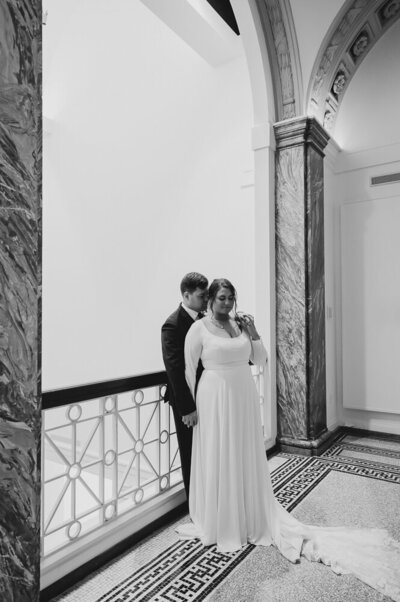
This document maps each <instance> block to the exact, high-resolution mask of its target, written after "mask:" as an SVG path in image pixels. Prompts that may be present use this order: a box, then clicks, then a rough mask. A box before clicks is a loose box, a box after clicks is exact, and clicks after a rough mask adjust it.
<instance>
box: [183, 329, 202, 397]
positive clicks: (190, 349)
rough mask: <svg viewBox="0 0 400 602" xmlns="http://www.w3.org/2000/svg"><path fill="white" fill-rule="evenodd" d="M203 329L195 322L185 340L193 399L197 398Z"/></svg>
mask: <svg viewBox="0 0 400 602" xmlns="http://www.w3.org/2000/svg"><path fill="white" fill-rule="evenodd" d="M202 328H203V326H202V324H201V323H200V322H195V323H194V324H193V325H192V326H191V327H190V329H189V332H188V333H187V335H186V339H185V375H186V381H187V384H188V385H189V389H190V392H191V394H192V395H193V399H194V397H195V389H196V373H197V367H198V365H199V360H200V356H201V352H202V349H203V340H202V336H201V329H202Z"/></svg>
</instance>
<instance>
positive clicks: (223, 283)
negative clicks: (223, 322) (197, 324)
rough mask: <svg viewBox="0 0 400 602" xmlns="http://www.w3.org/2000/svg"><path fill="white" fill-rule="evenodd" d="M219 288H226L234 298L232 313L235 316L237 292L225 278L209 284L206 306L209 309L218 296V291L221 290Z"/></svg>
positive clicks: (216, 279)
mask: <svg viewBox="0 0 400 602" xmlns="http://www.w3.org/2000/svg"><path fill="white" fill-rule="evenodd" d="M221 288H227V289H228V290H229V291H230V293H231V295H233V296H234V299H235V300H234V304H233V311H234V312H235V314H236V302H237V292H236V289H235V287H234V286H233V284H232V282H230V281H229V280H228V279H227V278H215V279H214V280H213V281H212V282H211V284H210V288H209V289H208V306H209V308H210V309H211V308H212V306H213V304H214V301H215V299H216V297H217V295H218V291H220V290H221Z"/></svg>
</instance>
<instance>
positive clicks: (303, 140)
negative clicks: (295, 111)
mask: <svg viewBox="0 0 400 602" xmlns="http://www.w3.org/2000/svg"><path fill="white" fill-rule="evenodd" d="M274 131H275V140H276V148H277V150H279V149H282V148H289V147H292V146H299V145H302V144H310V145H311V146H313V147H314V148H315V150H316V151H317V152H318V153H319V154H320V155H321V156H324V152H323V151H324V148H325V147H326V145H327V144H328V142H329V139H330V136H329V134H328V133H327V132H326V130H325V129H324V128H323V127H322V125H321V124H320V123H319V121H317V120H316V119H315V117H295V118H293V119H286V120H285V121H279V122H278V123H275V124H274Z"/></svg>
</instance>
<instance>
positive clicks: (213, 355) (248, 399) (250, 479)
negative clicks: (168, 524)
mask: <svg viewBox="0 0 400 602" xmlns="http://www.w3.org/2000/svg"><path fill="white" fill-rule="evenodd" d="M214 330H215V332H214ZM199 359H201V360H202V363H203V366H204V372H203V373H202V376H201V378H200V381H199V384H198V389H197V393H196V405H197V411H198V424H197V426H196V427H194V430H193V448H192V464H191V480H190V496H189V509H190V517H191V519H192V522H191V523H190V524H188V525H183V526H181V527H180V528H179V529H178V533H179V535H180V537H181V538H182V539H187V538H199V539H200V540H201V542H202V543H203V544H204V545H206V546H208V545H212V544H216V545H217V549H218V551H220V552H233V551H235V550H238V549H240V548H241V547H242V546H244V545H245V544H247V543H252V544H256V545H264V546H269V545H271V544H273V545H275V546H276V547H277V548H278V550H279V551H280V552H281V553H282V554H283V555H284V556H285V557H286V558H288V559H289V560H290V561H291V562H297V561H298V560H299V559H300V556H304V557H305V558H307V559H308V560H312V561H317V562H318V561H319V562H323V563H324V564H327V565H330V566H331V568H332V569H333V570H334V571H335V572H337V573H353V574H354V575H355V576H356V577H358V578H359V579H360V580H362V581H364V582H365V583H367V584H368V585H370V586H371V587H373V588H375V589H377V590H378V591H380V592H382V593H384V594H385V595H387V596H389V597H391V598H392V599H393V600H396V601H399V602H400V544H399V543H398V542H396V541H395V540H393V539H392V538H391V537H390V536H389V534H388V533H387V532H386V531H383V530H381V529H348V528H344V527H343V528H341V527H313V526H309V525H304V524H302V523H300V522H299V521H298V520H296V519H295V518H294V517H293V516H292V515H291V514H289V513H288V512H287V511H286V510H285V509H284V508H283V507H282V506H281V505H280V504H279V502H278V501H277V500H276V498H275V496H274V493H273V489H272V484H271V479H270V475H269V470H268V462H267V458H266V454H265V448H264V442H263V436H262V429H261V420H260V410H259V401H258V395H257V391H256V387H255V384H254V380H253V376H252V373H251V368H250V366H249V363H248V362H249V359H250V360H251V361H252V362H253V363H254V364H264V363H265V362H266V359H267V353H266V350H265V348H264V346H263V344H262V342H261V341H251V340H250V338H249V337H248V336H247V334H245V333H243V332H242V333H241V334H240V335H239V336H237V337H236V338H230V337H229V335H228V334H227V333H226V332H225V331H222V330H218V329H217V328H215V327H213V326H212V324H211V322H210V321H209V320H207V319H203V320H199V321H197V322H195V323H194V324H193V325H192V327H191V328H190V330H189V332H188V334H187V336H186V342H185V361H186V378H187V381H188V384H189V387H190V389H191V391H192V393H194V389H195V379H196V368H197V365H198V362H199Z"/></svg>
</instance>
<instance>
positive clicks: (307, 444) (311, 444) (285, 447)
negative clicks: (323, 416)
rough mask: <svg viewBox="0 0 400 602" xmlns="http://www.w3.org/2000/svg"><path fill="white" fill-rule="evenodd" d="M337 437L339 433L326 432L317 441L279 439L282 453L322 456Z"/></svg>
mask: <svg viewBox="0 0 400 602" xmlns="http://www.w3.org/2000/svg"><path fill="white" fill-rule="evenodd" d="M336 437H337V431H328V430H326V431H325V432H324V433H322V434H321V435H320V436H319V437H318V438H317V439H296V438H292V437H278V438H277V443H278V445H279V449H280V451H285V452H290V453H293V454H300V455H302V456H320V455H321V454H322V453H323V452H324V451H325V450H326V449H327V448H328V447H329V446H330V445H331V443H332V441H333V440H334V439H335V438H336Z"/></svg>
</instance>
